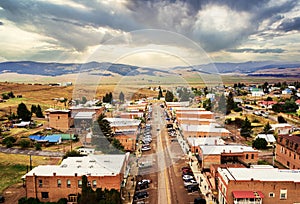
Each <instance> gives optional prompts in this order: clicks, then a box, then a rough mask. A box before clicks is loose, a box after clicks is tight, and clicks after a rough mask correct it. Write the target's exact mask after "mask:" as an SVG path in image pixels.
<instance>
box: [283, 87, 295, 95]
mask: <svg viewBox="0 0 300 204" xmlns="http://www.w3.org/2000/svg"><path fill="white" fill-rule="evenodd" d="M281 94H283V95H287V94H292V90H291V89H289V88H287V89H284V90H282V92H281Z"/></svg>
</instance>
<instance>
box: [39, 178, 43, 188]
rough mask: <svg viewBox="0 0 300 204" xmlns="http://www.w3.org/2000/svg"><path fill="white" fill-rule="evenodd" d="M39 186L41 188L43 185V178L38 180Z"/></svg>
mask: <svg viewBox="0 0 300 204" xmlns="http://www.w3.org/2000/svg"><path fill="white" fill-rule="evenodd" d="M39 187H40V188H41V187H43V180H41V179H40V180H39Z"/></svg>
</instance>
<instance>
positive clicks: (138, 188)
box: [136, 183, 149, 191]
mask: <svg viewBox="0 0 300 204" xmlns="http://www.w3.org/2000/svg"><path fill="white" fill-rule="evenodd" d="M147 188H149V184H148V183H140V184H138V185H137V186H136V190H138V191H140V190H144V189H147Z"/></svg>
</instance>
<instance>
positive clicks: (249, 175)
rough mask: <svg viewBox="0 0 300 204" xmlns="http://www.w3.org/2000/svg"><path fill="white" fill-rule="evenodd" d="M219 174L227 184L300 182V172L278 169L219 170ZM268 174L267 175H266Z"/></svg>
mask: <svg viewBox="0 0 300 204" xmlns="http://www.w3.org/2000/svg"><path fill="white" fill-rule="evenodd" d="M218 172H219V174H220V175H221V176H222V177H223V178H224V180H225V181H226V183H228V182H229V181H231V180H233V181H251V180H255V181H280V182H297V183H298V182H300V170H282V169H277V168H270V167H266V168H219V169H218ZM266 172H267V173H266Z"/></svg>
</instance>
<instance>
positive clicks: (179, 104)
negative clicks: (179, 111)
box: [165, 101, 190, 110]
mask: <svg viewBox="0 0 300 204" xmlns="http://www.w3.org/2000/svg"><path fill="white" fill-rule="evenodd" d="M165 103H166V106H167V108H168V109H169V110H172V109H173V108H175V107H188V106H189V105H190V102H189V101H182V102H165Z"/></svg>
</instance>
